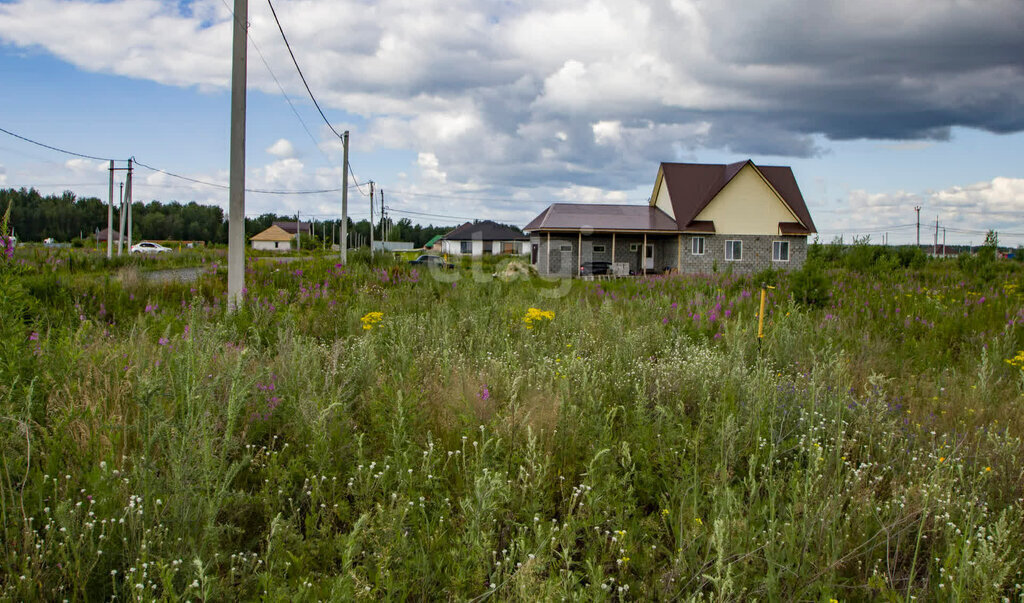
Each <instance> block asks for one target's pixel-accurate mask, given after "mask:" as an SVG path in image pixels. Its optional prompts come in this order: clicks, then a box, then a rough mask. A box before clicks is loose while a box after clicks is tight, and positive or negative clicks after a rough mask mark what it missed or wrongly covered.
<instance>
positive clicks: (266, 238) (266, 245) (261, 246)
mask: <svg viewBox="0 0 1024 603" xmlns="http://www.w3.org/2000/svg"><path fill="white" fill-rule="evenodd" d="M249 240H250V241H252V248H253V249H254V250H258V251H259V250H261V251H290V250H291V248H292V241H293V240H295V235H294V234H290V233H288V232H285V230H284V229H283V228H281V227H280V226H276V225H273V226H271V227H270V228H268V229H266V230H264V231H263V232H261V233H259V234H256V235H253V236H252V237H250V238H249Z"/></svg>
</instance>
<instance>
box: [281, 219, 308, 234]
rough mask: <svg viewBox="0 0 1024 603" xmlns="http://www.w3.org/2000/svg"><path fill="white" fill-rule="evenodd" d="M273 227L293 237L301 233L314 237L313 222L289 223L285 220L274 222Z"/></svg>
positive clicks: (293, 221)
mask: <svg viewBox="0 0 1024 603" xmlns="http://www.w3.org/2000/svg"><path fill="white" fill-rule="evenodd" d="M273 225H274V226H276V227H278V228H280V229H281V230H283V231H285V232H287V233H288V234H291V235H293V234H295V233H297V232H300V231H301V232H302V234H304V235H308V236H313V223H312V222H296V221H295V220H292V221H291V222H289V221H287V220H285V221H283V222H274V224H273Z"/></svg>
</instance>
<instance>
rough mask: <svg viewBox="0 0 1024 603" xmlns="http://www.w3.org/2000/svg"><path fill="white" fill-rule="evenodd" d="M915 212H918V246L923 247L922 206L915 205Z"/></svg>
mask: <svg viewBox="0 0 1024 603" xmlns="http://www.w3.org/2000/svg"><path fill="white" fill-rule="evenodd" d="M914 211H915V212H917V246H918V247H920V246H921V206H920V205H915V206H914Z"/></svg>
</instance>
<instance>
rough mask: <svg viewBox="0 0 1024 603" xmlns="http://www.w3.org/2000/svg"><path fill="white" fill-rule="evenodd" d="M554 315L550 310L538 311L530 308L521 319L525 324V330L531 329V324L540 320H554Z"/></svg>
mask: <svg viewBox="0 0 1024 603" xmlns="http://www.w3.org/2000/svg"><path fill="white" fill-rule="evenodd" d="M554 319H555V313H554V312H552V311H551V310H540V309H538V308H530V309H528V310H527V311H526V316H524V317H523V322H525V323H526V328H527V329H532V328H533V323H535V322H539V321H541V320H554Z"/></svg>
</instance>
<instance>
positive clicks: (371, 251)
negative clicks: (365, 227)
mask: <svg viewBox="0 0 1024 603" xmlns="http://www.w3.org/2000/svg"><path fill="white" fill-rule="evenodd" d="M370 263H371V264H372V263H373V180H371V181H370Z"/></svg>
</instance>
